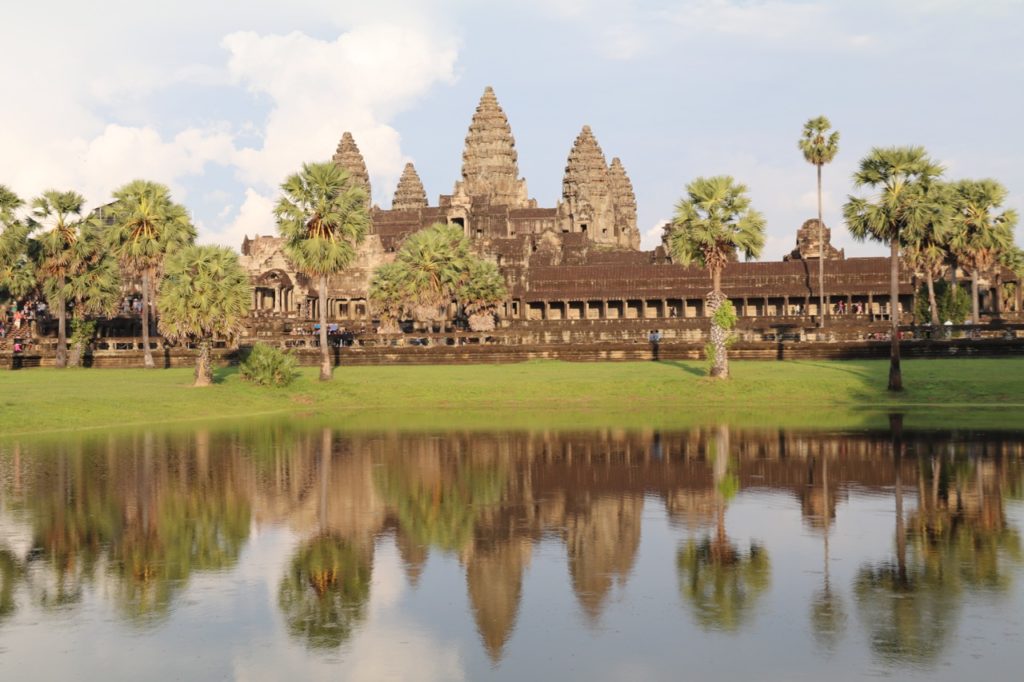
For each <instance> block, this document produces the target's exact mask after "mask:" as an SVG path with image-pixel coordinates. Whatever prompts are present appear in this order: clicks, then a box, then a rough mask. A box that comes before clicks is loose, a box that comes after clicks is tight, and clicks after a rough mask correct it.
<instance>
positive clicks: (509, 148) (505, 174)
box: [455, 86, 529, 207]
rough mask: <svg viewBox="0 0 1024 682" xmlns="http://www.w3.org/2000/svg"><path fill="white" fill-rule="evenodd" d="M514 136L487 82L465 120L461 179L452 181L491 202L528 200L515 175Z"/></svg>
mask: <svg viewBox="0 0 1024 682" xmlns="http://www.w3.org/2000/svg"><path fill="white" fill-rule="evenodd" d="M518 161H519V157H518V155H517V153H516V142H515V138H513V137H512V127H511V126H510V125H509V123H508V118H506V116H505V112H504V111H502V109H501V105H500V104H498V98H497V97H495V95H494V90H493V89H492V88H491V87H490V86H488V87H487V88H485V89H484V94H483V96H482V97H481V98H480V104H478V105H477V108H476V113H474V114H473V119H472V121H470V124H469V132H468V133H467V135H466V146H465V149H464V150H463V152H462V180H461V181H460V182H458V183H456V186H455V193H456V194H458V193H459V190H460V189H461V190H462V191H463V192H464V193H465V194H466V195H467V196H469V197H486V198H487V199H488V200H489V201H490V203H492V204H495V205H503V206H511V207H524V206H527V205H528V204H529V199H528V197H527V193H526V181H525V180H522V179H520V178H519V164H518Z"/></svg>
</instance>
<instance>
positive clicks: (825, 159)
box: [797, 116, 839, 327]
mask: <svg viewBox="0 0 1024 682" xmlns="http://www.w3.org/2000/svg"><path fill="white" fill-rule="evenodd" d="M831 129H832V123H831V122H829V120H828V118H826V117H824V116H818V117H817V118H812V119H810V120H809V121H807V123H805V124H804V132H803V135H801V136H800V141H799V142H798V143H797V146H798V147H799V148H800V151H802V152H803V153H804V159H806V160H807V163H810V164H812V165H813V166H814V167H815V169H816V170H817V171H818V296H819V301H820V302H819V306H818V309H819V310H820V311H821V314H820V315H818V318H819V320H818V324H819V325H820V326H822V327H823V326H825V317H826V316H827V315H828V305H827V304H826V303H825V222H824V219H823V218H822V211H821V168H822V166H824V165H825V164H826V163H831V162H832V160H833V159H835V158H836V154H838V153H839V131H835V132H832V133H831V134H829V131H830V130H831Z"/></svg>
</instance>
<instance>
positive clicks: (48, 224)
mask: <svg viewBox="0 0 1024 682" xmlns="http://www.w3.org/2000/svg"><path fill="white" fill-rule="evenodd" d="M84 204H85V197H83V196H82V195H81V194H79V193H78V192H60V191H57V190H53V189H51V190H47V191H45V192H43V193H42V194H41V195H40V196H38V197H36V198H35V199H34V200H33V201H32V215H31V217H30V218H29V221H30V226H31V227H32V229H33V230H39V231H40V233H39V234H38V235H37V236H36V239H37V240H38V243H39V253H38V259H39V262H38V273H39V277H40V279H41V280H42V284H43V291H44V293H45V294H46V297H47V299H48V300H49V303H50V309H51V310H52V311H53V312H55V313H56V314H57V356H56V359H55V364H56V366H57V367H67V364H68V336H67V312H68V311H67V280H68V275H69V273H70V269H71V261H72V258H73V255H72V251H73V249H74V248H75V244H76V243H77V242H78V239H79V236H80V233H81V228H82V207H83V206H84Z"/></svg>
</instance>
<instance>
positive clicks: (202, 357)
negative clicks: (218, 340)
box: [192, 338, 213, 386]
mask: <svg viewBox="0 0 1024 682" xmlns="http://www.w3.org/2000/svg"><path fill="white" fill-rule="evenodd" d="M212 383H213V367H212V366H211V364H210V340H209V339H207V338H203V339H200V340H199V354H198V355H196V376H195V382H194V383H193V384H192V385H193V386H209V385H210V384H212Z"/></svg>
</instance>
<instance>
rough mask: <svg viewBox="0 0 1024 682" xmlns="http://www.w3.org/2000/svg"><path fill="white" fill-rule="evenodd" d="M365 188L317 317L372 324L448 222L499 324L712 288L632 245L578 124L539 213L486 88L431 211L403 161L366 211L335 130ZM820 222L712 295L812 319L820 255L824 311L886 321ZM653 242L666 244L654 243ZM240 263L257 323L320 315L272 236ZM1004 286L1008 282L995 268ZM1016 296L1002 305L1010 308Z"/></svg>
mask: <svg viewBox="0 0 1024 682" xmlns="http://www.w3.org/2000/svg"><path fill="white" fill-rule="evenodd" d="M333 160H334V162H335V163H336V164H338V165H339V166H341V167H343V168H344V169H346V170H347V171H348V172H349V174H350V176H351V177H352V178H353V179H354V181H355V182H357V183H358V184H359V185H361V186H362V187H363V189H365V191H366V193H367V197H368V201H369V202H370V214H371V217H372V226H371V229H370V234H369V237H368V238H367V239H366V240H365V241H364V243H363V244H362V246H361V247H360V250H359V253H358V257H357V259H356V261H355V263H354V264H353V266H352V267H351V268H349V269H348V270H347V271H346V272H345V273H343V274H341V275H337V276H335V277H333V278H332V279H331V280H330V284H329V290H328V301H327V305H328V307H329V308H328V310H327V316H328V319H331V320H336V321H343V322H344V321H348V322H361V323H362V324H363V325H369V324H370V323H371V320H372V318H373V315H372V311H371V310H370V309H369V306H368V303H367V290H368V288H369V283H370V279H371V277H372V275H373V271H374V269H375V268H376V267H378V266H379V265H381V264H383V263H386V262H389V261H390V260H392V259H393V258H394V254H395V253H396V251H397V250H398V249H399V247H400V246H401V244H402V241H403V240H404V239H405V238H406V237H408V236H409V235H411V234H412V233H414V232H416V231H418V230H421V229H423V228H426V227H428V226H430V225H432V224H434V223H448V224H454V225H459V226H461V227H462V229H463V230H464V231H465V234H466V236H467V237H469V239H470V240H471V243H472V244H473V247H474V250H475V251H477V253H478V254H480V255H481V256H483V257H485V258H487V259H490V260H492V261H493V262H494V263H495V264H496V265H497V266H498V267H499V268H500V270H501V272H502V274H503V275H504V277H505V279H506V283H507V285H508V292H509V297H508V300H506V301H505V302H504V304H503V305H502V306H501V307H500V310H499V315H498V317H499V324H501V325H502V326H505V327H509V326H513V327H514V326H516V325H519V324H521V323H524V322H530V321H546V320H671V319H676V320H679V321H682V320H688V319H695V318H701V317H704V316H705V315H706V310H705V305H704V299H705V296H706V295H707V293H708V290H709V288H710V278H709V276H708V274H707V272H706V271H704V270H701V269H699V268H696V267H682V266H680V265H677V264H674V263H672V261H671V257H670V256H669V254H668V252H667V250H666V248H665V247H664V246H659V247H658V248H655V249H654V250H652V251H643V250H641V249H640V232H639V230H638V228H637V202H636V197H635V195H634V192H633V185H632V183H631V181H630V179H629V175H628V174H627V173H626V169H625V167H624V166H623V164H622V162H621V161H620V160H619V158H618V157H613V158H612V160H611V162H610V163H609V162H608V161H607V160H606V157H605V154H604V152H603V151H602V149H601V147H600V145H599V144H598V141H597V138H596V137H595V134H594V132H593V131H592V130H591V129H590V127H589V126H586V125H585V126H583V128H582V130H581V131H580V133H579V135H577V137H576V139H575V141H574V142H573V143H572V147H571V149H570V150H569V155H568V161H567V162H566V167H565V174H564V176H563V180H562V197H561V200H560V201H559V202H558V204H557V205H556V206H554V207H550V208H545V207H540V206H538V205H537V202H536V200H535V199H532V198H530V196H529V192H528V190H527V185H526V180H525V179H524V178H521V177H519V166H518V155H517V152H516V146H515V138H514V137H513V135H512V128H511V126H510V125H509V121H508V118H507V117H506V116H505V113H504V111H503V110H502V108H501V106H500V105H499V103H498V100H497V97H496V96H495V94H494V91H493V90H492V89H491V88H490V87H488V88H486V89H485V90H484V93H483V96H482V97H481V98H480V103H479V105H478V106H477V108H476V112H475V113H474V114H473V117H472V120H471V122H470V125H469V132H468V134H467V135H466V141H465V147H464V149H463V152H462V176H461V178H460V179H458V180H457V181H456V182H455V185H454V188H453V190H452V193H451V194H443V195H441V196H440V197H439V199H438V201H437V204H436V205H430V202H429V199H428V197H427V194H426V192H425V191H424V188H423V183H422V182H421V181H420V178H419V175H418V174H417V172H416V169H415V167H414V166H413V165H412V164H411V163H410V164H406V166H405V170H404V171H403V173H402V176H401V179H400V180H399V183H398V187H397V189H396V191H395V193H394V197H393V199H392V204H391V209H389V210H384V209H381V208H379V207H378V206H377V205H375V204H373V199H372V197H373V194H372V188H371V187H370V180H369V174H368V173H367V170H366V163H365V161H364V160H363V156H362V154H361V153H360V151H359V147H358V145H357V144H356V140H355V139H354V138H353V137H352V135H351V134H350V133H347V132H346V133H345V134H344V135H343V136H342V138H341V142H340V143H339V144H338V148H337V151H336V152H335V154H334V156H333ZM818 233H819V230H818V222H817V220H808V221H806V222H805V223H804V224H803V226H802V227H800V229H799V230H798V231H797V235H796V248H795V249H794V250H793V251H792V252H791V253H790V254H788V255H787V256H786V257H785V258H784V259H783V260H782V261H777V262H751V263H742V262H734V263H730V264H729V265H728V266H727V267H726V269H725V272H724V273H723V277H722V286H723V291H724V293H725V294H726V295H727V296H728V297H729V298H730V299H731V300H732V301H733V303H734V305H735V306H736V310H737V311H738V313H739V315H740V316H741V317H743V318H777V317H790V318H793V317H795V318H810V317H813V316H817V315H818V314H819V310H818V278H817V259H818V258H819V254H821V253H823V254H824V257H825V258H826V259H827V261H828V265H827V266H826V268H825V292H826V295H827V300H828V305H829V306H830V310H829V311H828V312H829V313H834V312H837V311H838V312H841V313H842V314H844V315H845V316H847V317H858V318H860V319H861V320H864V319H882V318H888V317H889V313H890V310H891V306H890V302H889V262H888V259H887V258H885V257H874V258H846V257H845V254H844V253H843V252H842V251H841V250H838V249H836V248H835V247H833V246H832V245H831V243H830V230H828V229H824V230H823V231H822V233H823V235H824V245H823V248H821V247H820V246H819V241H818ZM663 241H664V238H663ZM242 263H243V265H244V267H245V268H246V269H247V270H248V272H249V273H250V276H251V277H252V280H253V284H254V293H253V296H254V300H253V308H254V311H256V315H257V316H258V317H259V316H263V317H269V318H280V319H287V318H293V319H310V318H315V317H316V316H317V315H318V310H317V305H318V303H317V292H316V287H315V285H314V283H313V282H311V281H310V280H309V279H307V278H306V277H305V276H304V275H302V274H301V273H299V272H297V271H296V270H295V268H294V267H292V265H291V264H290V263H289V261H288V259H287V258H286V257H285V255H284V253H283V250H282V242H281V240H280V239H279V238H278V237H273V236H256V237H254V238H252V239H250V238H246V239H245V241H244V242H243V243H242ZM1005 275H1006V278H1005V279H1004V280H1003V281H1004V282H1009V281H1014V277H1013V275H1012V274H1010V273H1009V271H1007V272H1006V273H1005ZM996 284H997V282H996V281H995V279H994V278H993V280H992V281H991V282H987V283H986V286H985V287H984V289H983V308H985V309H987V310H988V311H990V312H999V307H1000V301H999V297H998V296H995V295H994V291H995V290H996ZM916 288H917V282H916V279H915V277H914V274H913V273H912V272H910V271H908V270H906V269H903V270H902V272H901V278H900V301H899V306H900V307H899V309H901V310H902V311H903V313H904V314H905V315H907V316H908V318H909V314H910V312H911V311H912V310H913V302H914V292H915V289H916ZM1020 304H1021V302H1020V298H1019V295H1018V296H1017V298H1016V300H1015V301H1013V302H1012V303H1011V307H1012V308H1013V309H1014V310H1016V311H1019V310H1020V308H1021V305H1020Z"/></svg>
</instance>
